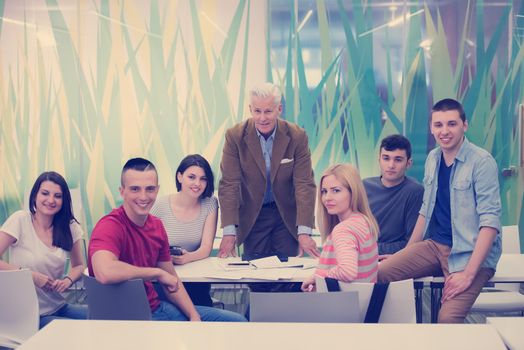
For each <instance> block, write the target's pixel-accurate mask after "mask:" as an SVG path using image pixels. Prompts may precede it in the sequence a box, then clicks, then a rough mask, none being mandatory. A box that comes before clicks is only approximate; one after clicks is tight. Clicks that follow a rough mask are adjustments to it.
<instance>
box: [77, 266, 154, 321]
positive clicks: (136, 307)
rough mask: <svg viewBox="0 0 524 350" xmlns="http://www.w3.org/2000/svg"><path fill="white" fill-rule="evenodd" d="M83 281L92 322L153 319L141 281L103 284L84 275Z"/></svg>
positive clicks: (89, 316)
mask: <svg viewBox="0 0 524 350" xmlns="http://www.w3.org/2000/svg"><path fill="white" fill-rule="evenodd" d="M83 280H84V286H85V288H86V293H87V294H86V297H87V307H88V309H89V312H88V318H89V319H90V320H150V319H151V308H150V306H149V302H148V300H147V296H146V291H145V288H144V282H143V281H142V280H141V279H133V280H129V281H125V282H121V283H115V284H101V283H100V282H98V281H97V280H96V279H95V278H94V277H91V276H88V275H86V274H84V275H83Z"/></svg>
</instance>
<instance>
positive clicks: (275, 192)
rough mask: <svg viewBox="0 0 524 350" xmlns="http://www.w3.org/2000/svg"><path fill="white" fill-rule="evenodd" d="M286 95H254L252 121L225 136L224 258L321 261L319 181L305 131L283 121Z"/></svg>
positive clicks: (274, 91)
mask: <svg viewBox="0 0 524 350" xmlns="http://www.w3.org/2000/svg"><path fill="white" fill-rule="evenodd" d="M281 98H282V95H281V92H280V90H279V88H278V87H277V86H275V85H273V84H271V83H264V84H261V85H259V86H256V87H254V88H253V89H252V90H251V91H250V104H249V110H250V112H251V118H249V119H247V120H246V121H243V122H241V123H239V124H237V125H235V126H233V127H232V128H231V129H229V130H228V131H227V132H226V140H225V144H224V150H223V154H222V163H221V165H220V169H221V171H222V178H221V179H220V184H219V189H218V197H219V200H220V209H221V222H222V227H223V235H224V236H223V238H222V241H221V244H220V250H219V254H218V255H219V257H227V256H230V255H233V256H234V255H236V250H235V242H236V244H237V245H240V244H242V243H243V244H244V253H246V254H253V253H260V254H268V253H277V254H284V255H287V256H295V255H297V254H298V255H301V254H303V253H304V252H305V253H308V254H309V255H311V256H315V257H317V256H318V255H319V251H318V249H317V247H316V244H315V242H314V241H313V239H312V238H311V230H312V228H313V227H314V214H313V211H314V206H315V181H314V178H313V170H312V168H311V153H310V151H309V146H308V138H307V135H306V133H305V131H304V130H303V129H302V128H300V127H298V126H297V125H295V124H293V123H290V122H288V121H285V120H282V119H280V118H279V116H280V114H281V113H282V103H281Z"/></svg>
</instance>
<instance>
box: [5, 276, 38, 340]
mask: <svg viewBox="0 0 524 350" xmlns="http://www.w3.org/2000/svg"><path fill="white" fill-rule="evenodd" d="M39 322H40V315H39V308H38V298H37V296H36V290H35V285H34V283H33V278H32V277H31V271H29V270H9V271H5V270H4V271H0V338H3V339H7V340H11V341H13V342H14V343H15V344H16V343H18V344H21V343H23V342H24V341H25V340H27V339H29V337H31V336H32V335H33V334H35V333H36V332H37V331H38V325H39Z"/></svg>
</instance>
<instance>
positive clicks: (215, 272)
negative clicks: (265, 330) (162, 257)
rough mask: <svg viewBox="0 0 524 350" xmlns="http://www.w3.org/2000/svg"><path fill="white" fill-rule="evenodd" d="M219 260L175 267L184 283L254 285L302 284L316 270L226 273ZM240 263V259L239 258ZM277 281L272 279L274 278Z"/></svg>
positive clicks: (240, 270)
mask: <svg viewBox="0 0 524 350" xmlns="http://www.w3.org/2000/svg"><path fill="white" fill-rule="evenodd" d="M218 259H219V258H216V257H210V258H206V259H202V260H198V261H194V262H191V263H189V264H185V265H175V270H176V273H177V274H178V276H179V277H180V278H181V279H182V281H184V282H208V283H253V282H290V283H291V282H302V281H304V279H305V278H307V277H309V276H311V275H312V274H313V273H314V271H315V269H313V268H310V269H301V268H277V269H253V270H242V269H237V270H235V271H224V270H223V269H222V268H220V267H219V265H218V263H217V260H218ZM311 260H312V259H311V258H297V257H290V258H289V261H290V262H304V263H309V264H310V263H311ZM238 261H240V258H238ZM279 274H280V275H282V276H284V275H288V276H292V277H291V278H283V279H276V277H277V276H278V275H279ZM271 275H273V277H274V278H275V279H271V278H273V277H272V276H271Z"/></svg>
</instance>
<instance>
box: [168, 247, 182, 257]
mask: <svg viewBox="0 0 524 350" xmlns="http://www.w3.org/2000/svg"><path fill="white" fill-rule="evenodd" d="M169 254H171V255H182V247H181V246H179V245H172V246H169Z"/></svg>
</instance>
